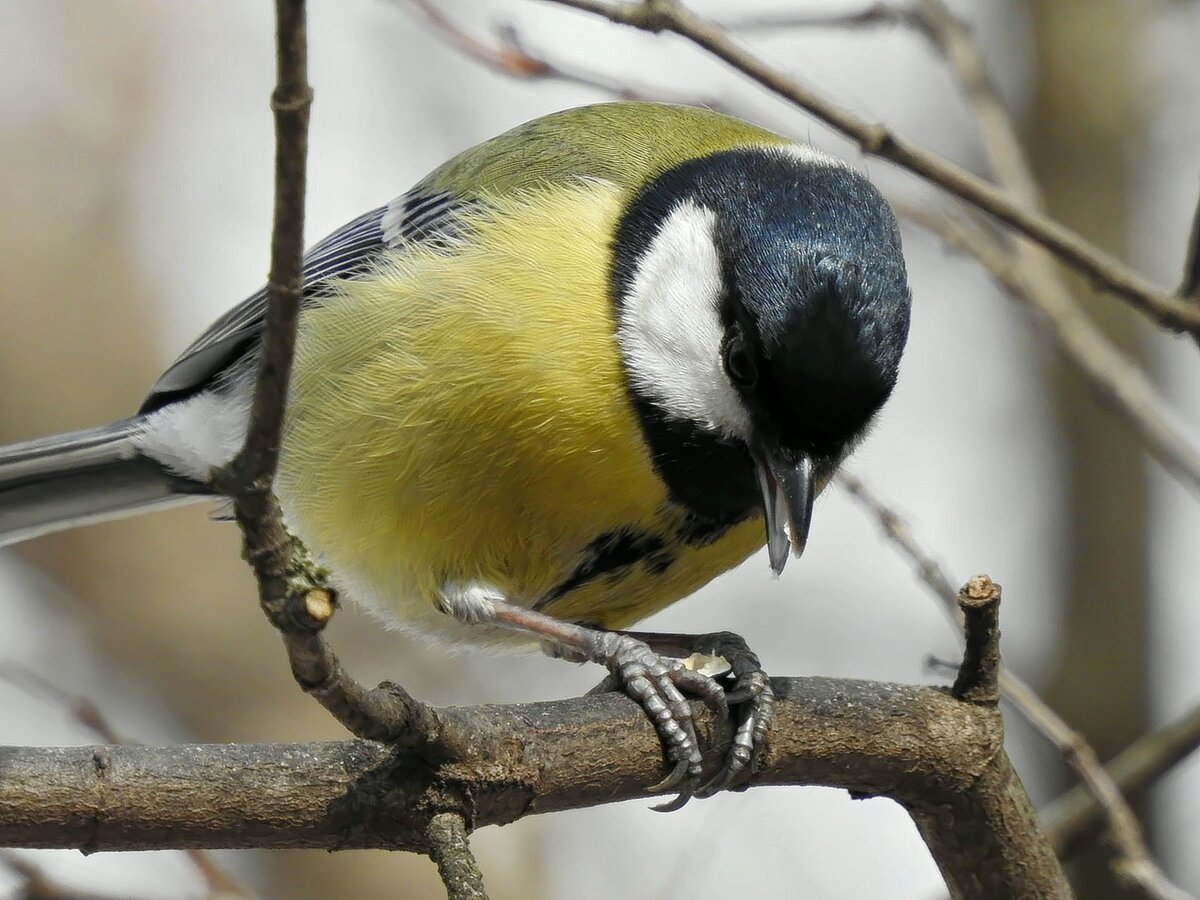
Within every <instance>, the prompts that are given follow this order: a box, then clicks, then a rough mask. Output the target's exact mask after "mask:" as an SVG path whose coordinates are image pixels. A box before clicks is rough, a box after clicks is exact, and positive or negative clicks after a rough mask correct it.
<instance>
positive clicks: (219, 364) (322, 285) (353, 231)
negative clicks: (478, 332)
mask: <svg viewBox="0 0 1200 900" xmlns="http://www.w3.org/2000/svg"><path fill="white" fill-rule="evenodd" d="M469 205H470V204H468V203H464V202H461V201H458V200H456V199H455V198H454V197H453V196H452V195H450V194H448V193H446V192H444V191H430V190H429V189H427V188H426V187H424V186H423V185H417V186H416V187H415V188H413V189H412V190H410V191H409V192H408V193H406V194H403V195H402V196H400V197H399V198H397V199H396V200H394V201H392V202H391V203H389V204H388V205H387V206H381V207H379V208H378V209H373V210H371V211H370V212H368V213H364V214H363V215H361V216H359V217H358V218H357V219H354V220H353V221H352V222H349V223H347V224H346V225H344V226H343V227H342V228H339V229H338V230H337V231H335V232H334V233H333V234H331V235H329V236H328V237H327V238H325V239H324V240H323V241H321V242H320V243H318V244H316V245H315V246H313V247H312V248H311V249H310V250H309V251H308V253H306V254H305V256H304V269H303V271H304V293H303V296H302V297H301V301H300V302H301V306H302V307H304V306H311V305H313V304H318V303H320V302H321V301H322V300H323V299H324V298H325V297H328V296H329V295H330V293H331V284H332V282H333V281H334V280H335V279H346V278H355V277H357V276H359V275H362V274H364V273H365V272H367V271H369V270H370V269H371V268H372V266H374V265H375V264H376V262H377V261H378V260H379V257H380V255H381V254H382V253H384V252H385V251H388V250H399V249H402V248H403V247H404V246H405V245H407V244H411V243H415V242H418V241H436V240H449V239H452V238H453V236H454V235H455V233H456V224H455V222H456V218H457V215H458V213H459V212H461V211H462V210H463V209H464V208H465V207H467V206H469ZM266 310H267V289H266V287H263V288H261V289H260V290H258V291H256V292H255V293H254V294H251V295H250V296H249V297H247V298H246V299H245V300H243V301H242V302H241V303H239V304H238V305H237V306H235V307H234V308H233V309H231V310H230V311H229V312H227V313H225V315H223V316H221V318H219V319H217V320H216V321H215V322H213V324H212V325H210V326H209V327H208V329H207V330H206V331H204V333H203V334H201V335H200V336H199V337H198V338H196V340H195V341H193V342H192V344H191V345H190V346H189V347H188V348H187V349H186V350H184V351H183V353H182V354H180V356H179V358H178V359H177V360H175V362H174V363H172V364H171V367H170V368H168V369H167V370H166V372H164V373H163V374H162V376H161V377H160V378H159V379H158V381H157V382H156V383H155V385H154V387H153V389H152V390H151V392H150V395H149V396H148V397H147V398H146V401H145V402H144V403H143V404H142V408H141V412H143V413H146V412H153V411H154V410H156V409H159V408H161V407H163V406H165V405H167V404H168V403H171V402H174V401H175V400H179V399H182V398H184V397H188V396H190V395H192V394H194V393H196V392H197V391H200V390H202V389H204V388H205V387H207V386H209V385H211V384H212V383H213V382H214V381H217V380H219V379H220V378H221V377H222V375H223V374H225V373H227V372H229V371H230V370H232V369H234V368H235V367H236V366H237V365H238V364H239V363H241V362H242V361H244V360H246V359H248V358H250V357H251V355H252V352H253V350H254V349H255V348H256V347H257V346H258V343H259V341H260V339H261V338H262V332H263V323H264V321H265V316H266Z"/></svg>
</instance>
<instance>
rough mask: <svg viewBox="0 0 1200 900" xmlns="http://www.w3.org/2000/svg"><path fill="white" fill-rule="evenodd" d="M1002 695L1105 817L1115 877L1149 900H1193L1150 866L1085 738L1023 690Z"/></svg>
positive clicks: (1133, 821)
mask: <svg viewBox="0 0 1200 900" xmlns="http://www.w3.org/2000/svg"><path fill="white" fill-rule="evenodd" d="M1005 689H1006V691H1007V692H1008V695H1009V697H1010V698H1012V699H1013V702H1015V703H1018V702H1019V704H1020V706H1021V709H1022V710H1023V711H1024V713H1025V715H1026V716H1031V718H1030V722H1031V723H1032V724H1033V726H1034V727H1035V728H1036V729H1037V730H1038V731H1039V732H1041V733H1042V734H1043V735H1044V736H1046V737H1047V738H1049V739H1050V741H1051V743H1053V744H1054V747H1055V749H1057V750H1058V752H1059V755H1061V756H1062V758H1063V760H1064V761H1065V762H1066V764H1067V765H1068V766H1069V767H1070V768H1071V770H1072V771H1073V772H1074V773H1075V774H1076V775H1077V776H1078V778H1079V780H1080V782H1082V784H1083V786H1084V787H1086V788H1087V790H1088V791H1089V792H1090V793H1091V795H1092V796H1093V797H1094V798H1095V799H1096V802H1097V804H1098V805H1099V807H1100V808H1101V809H1102V810H1103V811H1104V817H1105V819H1106V820H1107V822H1108V832H1107V834H1108V837H1109V843H1110V846H1111V847H1112V849H1113V851H1114V858H1113V869H1114V871H1115V872H1116V874H1117V877H1118V878H1120V879H1121V881H1123V882H1125V883H1126V884H1127V885H1129V886H1130V887H1133V888H1135V889H1136V890H1138V891H1139V892H1140V893H1141V895H1142V896H1143V897H1147V898H1152V900H1194V898H1193V897H1192V895H1191V894H1189V893H1187V892H1186V891H1182V890H1180V889H1179V888H1178V887H1176V886H1175V885H1174V884H1172V883H1171V882H1170V881H1169V880H1168V879H1167V877H1166V875H1164V874H1163V872H1162V870H1161V869H1159V867H1158V864H1157V863H1155V862H1154V858H1153V857H1152V856H1151V855H1150V849H1149V847H1147V846H1146V839H1145V837H1144V836H1143V835H1142V826H1141V823H1139V822H1138V820H1137V816H1135V815H1134V813H1133V810H1132V809H1130V808H1129V804H1128V803H1127V802H1126V800H1125V797H1124V795H1123V794H1122V793H1121V789H1120V788H1119V787H1117V785H1116V783H1115V782H1114V781H1113V778H1112V776H1111V775H1110V774H1109V772H1108V771H1107V770H1106V769H1105V768H1104V765H1103V764H1102V763H1101V762H1100V758H1099V757H1098V756H1097V755H1096V751H1095V750H1093V749H1092V746H1091V744H1089V743H1088V742H1087V740H1086V739H1085V738H1084V736H1083V735H1081V734H1080V733H1079V732H1078V731H1076V730H1075V729H1073V728H1071V727H1070V726H1069V725H1067V723H1066V722H1064V721H1063V720H1062V718H1061V717H1060V716H1059V715H1058V714H1057V713H1056V712H1054V710H1053V709H1051V708H1050V706H1049V705H1048V704H1047V703H1046V702H1045V701H1044V700H1042V698H1041V697H1039V696H1038V695H1037V693H1036V692H1034V690H1033V689H1032V688H1030V687H1029V686H1028V685H1026V684H1023V683H1020V682H1016V683H1010V684H1007V685H1006V686H1005Z"/></svg>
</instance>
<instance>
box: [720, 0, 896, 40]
mask: <svg viewBox="0 0 1200 900" xmlns="http://www.w3.org/2000/svg"><path fill="white" fill-rule="evenodd" d="M912 16H913V12H912V10H911V9H909V8H908V7H906V6H900V5H897V4H895V3H876V4H874V5H873V6H868V7H866V8H865V9H861V10H858V11H857V12H850V13H836V12H824V13H822V12H808V11H805V12H775V13H770V12H764V13H751V14H749V15H743V16H737V17H726V18H723V19H721V22H720V25H721V27H722V28H724V29H725V30H726V31H738V32H741V33H743V34H752V33H754V32H759V31H771V32H775V31H785V30H787V29H791V28H814V29H815V28H866V27H873V26H877V25H907V24H911V19H912Z"/></svg>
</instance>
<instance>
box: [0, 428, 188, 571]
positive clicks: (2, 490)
mask: <svg viewBox="0 0 1200 900" xmlns="http://www.w3.org/2000/svg"><path fill="white" fill-rule="evenodd" d="M142 421H143V420H142V417H140V416H135V417H133V418H131V419H124V420H122V421H120V422H114V423H112V424H111V425H102V426H101V427H99V428H89V429H87V430H85V431H72V432H68V433H67V434H58V435H54V436H53V437H47V438H38V439H37V440H32V441H25V442H24V443H20V444H10V445H9V446H7V447H0V547H3V546H5V545H6V544H15V543H18V542H20V541H24V540H28V539H30V538H34V537H37V536H38V535H42V534H49V533H51V532H55V531H63V530H65V529H68V528H74V527H75V526H77V525H86V524H89V523H92V522H103V521H105V520H108V519H119V518H122V517H123V516H128V515H132V514H133V513H135V512H141V511H146V510H149V509H153V508H159V507H164V506H172V505H175V504H178V503H186V502H189V501H191V500H198V499H202V496H203V495H204V494H207V493H210V490H208V489H206V488H205V486H204V485H201V484H198V483H195V482H192V481H188V480H186V479H183V478H179V477H177V476H175V475H172V474H171V473H169V472H167V471H166V470H164V469H163V468H162V467H161V466H159V465H158V464H157V463H155V462H153V461H151V460H149V459H146V458H145V457H144V456H141V455H139V454H138V452H137V449H136V447H135V446H134V438H135V436H136V435H137V434H138V433H139V431H140V430H141V427H142Z"/></svg>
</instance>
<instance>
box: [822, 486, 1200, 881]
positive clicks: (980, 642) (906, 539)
mask: <svg viewBox="0 0 1200 900" xmlns="http://www.w3.org/2000/svg"><path fill="white" fill-rule="evenodd" d="M836 477H837V479H838V481H839V483H840V484H841V485H842V486H843V487H844V488H845V489H846V490H847V491H848V492H849V493H850V495H851V496H853V497H855V498H856V499H857V500H859V501H860V502H861V503H863V505H864V506H866V507H867V509H868V510H870V511H871V512H872V513H874V514H875V515H876V517H877V518H878V520H879V523H880V525H881V526H882V528H883V530H884V533H885V535H886V536H887V537H888V539H889V540H890V541H891V542H892V544H893V545H894V546H895V547H896V548H897V549H898V550H899V551H900V552H901V553H902V554H904V555H905V556H908V557H909V558H911V559H912V560H913V561H914V562H915V563H916V564H917V570H918V572H919V573H920V574H921V577H922V579H923V580H924V581H925V583H926V584H927V585H928V586H929V587H930V588H931V589H932V590H933V592H934V594H935V596H936V597H937V598H938V600H940V601H941V603H942V605H943V606H944V607H951V605H952V604H954V605H956V606H957V608H958V610H960V612H961V613H962V614H963V615H965V616H966V625H965V626H964V630H965V634H966V638H967V642H968V643H967V648H966V656H965V659H970V658H972V657H979V656H982V655H984V654H986V653H990V652H992V648H993V646H994V644H993V643H992V642H990V641H988V640H987V639H986V637H985V635H987V633H988V630H989V629H990V628H993V627H995V626H994V623H993V622H992V620H991V617H992V615H993V614H992V612H991V611H990V610H989V601H990V595H991V594H992V593H994V594H995V599H996V601H997V602H998V600H999V586H998V585H992V584H991V582H988V581H986V579H982V578H974V579H972V580H971V581H970V582H968V584H967V586H966V587H965V588H964V589H963V590H962V591H960V592H958V594H957V595H955V594H954V592H953V588H951V587H950V584H951V582H950V579H949V578H948V577H947V576H946V574H945V573H944V572H943V571H942V569H941V567H940V566H938V565H937V563H936V562H934V561H933V559H932V557H931V556H930V555H929V554H928V553H927V552H925V551H924V550H923V549H922V548H921V546H920V544H919V543H918V542H917V541H916V539H915V538H914V537H913V536H912V534H911V532H910V531H909V530H908V528H907V526H905V525H904V523H903V520H902V519H901V518H900V517H899V516H898V515H897V514H896V513H895V512H894V511H893V510H892V509H890V507H888V506H887V505H886V504H885V503H883V502H882V501H881V500H879V499H878V498H877V497H875V496H874V495H873V494H872V493H871V492H870V490H868V489H867V487H866V485H864V484H863V483H862V481H861V480H859V479H857V478H855V477H854V476H852V475H849V474H845V473H839V474H838V475H837V476H836ZM985 582H986V583H985ZM973 619H974V620H975V621H974V623H973V622H972V620H973ZM972 634H975V635H976V636H975V638H974V642H975V643H974V646H973V645H972V643H971V641H972ZM966 670H967V667H966V665H965V663H964V666H963V667H962V668H960V670H959V677H958V679H957V680H956V681H955V685H954V691H955V694H956V695H958V696H963V697H964V698H966V699H969V698H970V697H971V693H970V692H971V691H973V690H979V687H978V686H977V685H974V684H971V683H969V682H964V678H965V676H964V671H966ZM998 684H999V690H1000V693H1002V694H1003V696H1004V698H1005V699H1006V700H1008V701H1009V702H1010V703H1012V704H1013V706H1014V708H1016V709H1017V711H1018V712H1020V713H1021V715H1022V716H1023V717H1024V718H1025V719H1026V720H1027V721H1028V722H1029V723H1030V724H1031V725H1032V726H1033V727H1034V728H1035V729H1036V730H1037V731H1038V732H1039V733H1040V734H1041V735H1042V736H1043V737H1044V738H1046V739H1047V740H1048V741H1050V743H1051V744H1053V745H1054V747H1055V748H1056V749H1057V750H1058V751H1059V755H1060V756H1061V757H1062V758H1063V760H1064V762H1066V764H1067V765H1068V766H1069V767H1070V768H1071V769H1072V771H1074V772H1075V774H1076V775H1077V776H1078V778H1079V780H1080V781H1081V782H1082V784H1083V786H1084V788H1086V790H1087V792H1088V793H1089V794H1090V795H1091V799H1092V801H1093V804H1094V808H1095V810H1096V816H1097V817H1103V818H1104V819H1105V820H1106V822H1107V824H1108V832H1107V833H1108V835H1109V837H1110V841H1111V844H1112V847H1113V850H1114V851H1115V853H1114V859H1113V868H1114V871H1115V872H1116V874H1117V875H1118V877H1119V878H1120V879H1121V880H1122V881H1124V882H1126V883H1128V884H1130V885H1132V886H1133V887H1135V888H1137V889H1138V890H1140V891H1141V893H1142V895H1143V896H1146V897H1150V898H1160V900H1187V898H1188V897H1189V895H1188V894H1185V893H1184V892H1182V891H1180V890H1179V889H1178V888H1177V887H1175V886H1174V885H1173V884H1171V882H1170V881H1169V880H1167V878H1166V876H1165V875H1164V874H1163V873H1162V872H1161V870H1159V868H1158V866H1157V865H1156V864H1155V863H1154V861H1153V858H1152V857H1151V856H1150V851H1149V849H1148V848H1147V846H1146V843H1145V840H1144V838H1143V837H1142V832H1141V826H1140V824H1139V823H1138V821H1137V817H1136V816H1135V815H1134V813H1133V810H1132V809H1130V808H1129V804H1128V803H1127V802H1126V800H1125V797H1124V796H1123V795H1122V793H1121V789H1120V788H1119V787H1118V786H1117V784H1116V783H1115V781H1114V779H1113V776H1112V775H1111V774H1110V773H1109V772H1108V770H1106V769H1105V768H1104V766H1103V765H1102V764H1101V763H1100V760H1099V757H1097V756H1096V752H1095V750H1093V749H1092V747H1091V745H1090V744H1088V743H1087V740H1086V739H1085V738H1084V737H1083V735H1081V734H1079V732H1077V731H1075V730H1074V729H1073V728H1071V727H1070V726H1069V725H1068V724H1067V723H1066V722H1065V721H1064V720H1063V719H1062V718H1061V717H1060V716H1059V715H1058V713H1056V712H1055V711H1054V710H1053V709H1052V708H1051V707H1050V705H1049V704H1048V703H1046V702H1045V701H1044V700H1043V699H1042V698H1041V697H1040V696H1039V695H1038V693H1037V692H1036V691H1035V690H1034V689H1033V688H1032V687H1031V686H1029V684H1027V683H1026V682H1025V681H1023V680H1022V679H1020V678H1019V677H1017V676H1016V675H1014V674H1013V673H1012V672H1011V671H1009V670H1008V669H1000V670H999V675H998ZM990 690H991V686H987V691H985V695H986V694H987V693H988V692H990ZM1198 727H1200V726H1198ZM1164 771H1165V769H1164ZM1076 815H1079V816H1081V817H1082V815H1083V813H1082V812H1080V811H1078V810H1077V811H1076ZM1077 827H1078V826H1077Z"/></svg>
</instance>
